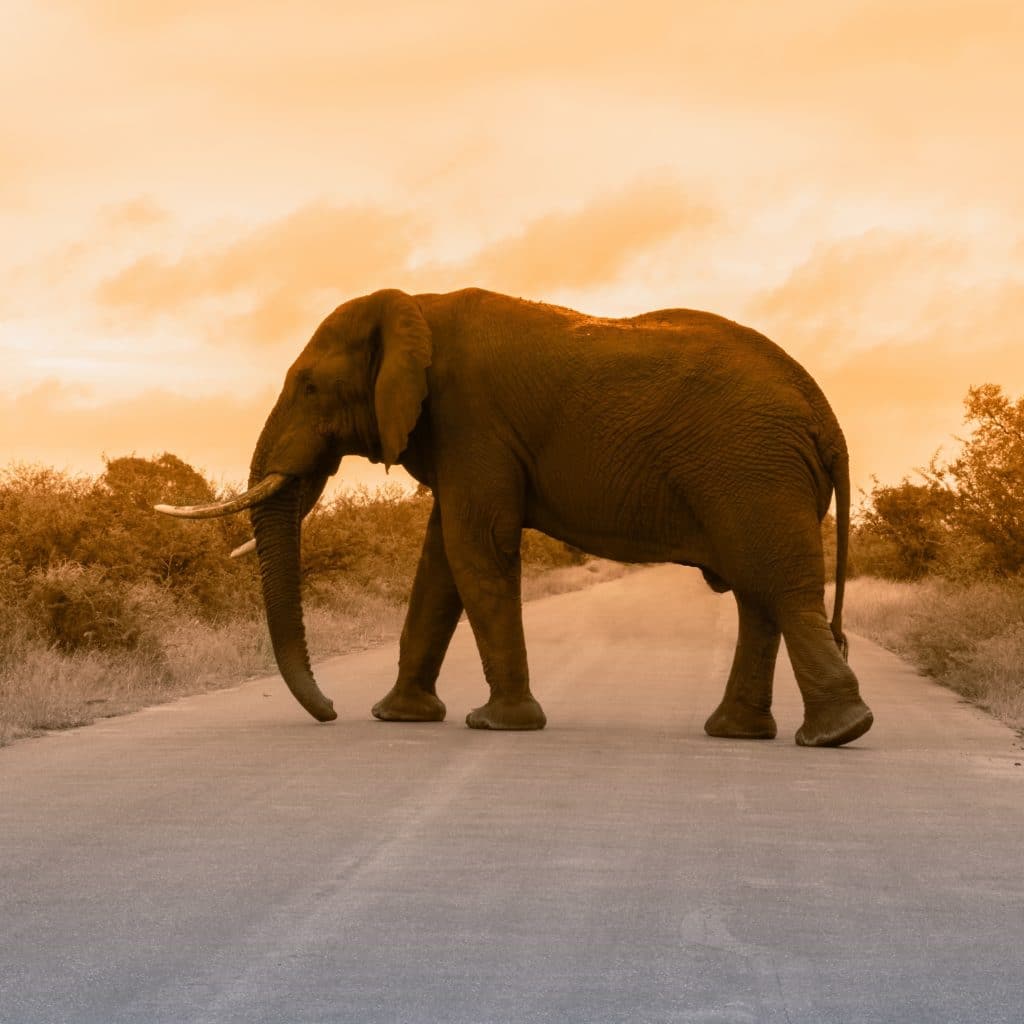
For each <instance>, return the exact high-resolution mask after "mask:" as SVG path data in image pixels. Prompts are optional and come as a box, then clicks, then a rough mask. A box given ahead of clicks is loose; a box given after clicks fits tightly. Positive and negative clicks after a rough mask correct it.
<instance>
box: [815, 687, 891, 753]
mask: <svg viewBox="0 0 1024 1024" xmlns="http://www.w3.org/2000/svg"><path fill="white" fill-rule="evenodd" d="M874 720H875V718H874V715H872V714H871V709H870V708H869V707H868V706H867V704H865V703H864V701H862V700H861V699H860V698H859V697H857V698H855V699H853V700H848V701H844V702H842V703H837V704H826V705H821V706H820V707H809V708H807V709H806V710H805V712H804V724H803V725H801V726H800V728H799V729H798V730H797V734H796V742H797V744H798V745H799V746H801V747H841V746H842V745H843V744H844V743H852V742H853V740H855V739H857V738H858V737H859V736H863V735H864V733H866V732H867V731H868V729H870V728H871V724H872V722H874Z"/></svg>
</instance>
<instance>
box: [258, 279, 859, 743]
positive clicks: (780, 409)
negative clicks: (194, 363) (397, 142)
mask: <svg viewBox="0 0 1024 1024" xmlns="http://www.w3.org/2000/svg"><path fill="white" fill-rule="evenodd" d="M349 454H351V455H362V456H365V457H366V458H368V459H370V460H372V461H374V462H384V463H385V464H387V465H394V464H400V465H402V466H404V467H405V468H406V469H407V470H408V472H409V473H410V474H411V475H412V476H413V477H414V478H415V479H416V480H419V481H421V482H422V483H424V484H426V485H427V486H429V487H430V488H431V489H432V490H433V493H434V506H433V511H432V513H431V516H430V521H429V525H428V527H427V534H426V538H425V540H424V544H423V553H422V556H421V559H420V564H419V568H418V570H417V573H416V578H415V583H414V585H413V591H412V597H411V600H410V604H409V609H408V614H407V616H406V621H405V626H404V629H403V631H402V638H401V648H400V657H399V666H398V678H397V681H396V683H395V685H394V687H393V689H392V690H391V691H390V692H389V693H388V694H387V695H386V696H385V697H384V698H383V699H382V700H381V701H380V702H379V703H378V704H377V705H376V706H375V707H374V709H373V713H374V715H376V716H377V717H378V718H380V719H384V720H387V721H425V720H435V721H436V720H440V719H442V718H443V717H444V714H445V707H444V704H443V703H442V702H441V701H440V699H439V698H438V697H437V694H436V692H435V682H436V679H437V675H438V672H439V670H440V667H441V662H442V660H443V658H444V655H445V651H446V650H447V647H448V643H449V640H450V639H451V636H452V632H453V630H454V628H455V625H456V622H457V620H458V618H459V615H460V613H461V612H462V610H463V609H465V611H466V613H467V615H468V617H469V621H470V624H471V626H472V629H473V633H474V635H475V637H476V641H477V645H478V647H479V650H480V656H481V659H482V661H483V667H484V673H485V675H486V678H487V682H488V684H489V686H490V699H489V700H488V701H487V703H486V704H484V705H483V706H482V707H479V708H477V709H476V710H474V711H472V712H470V714H469V716H468V718H467V724H469V725H470V726H473V727H475V728H490V729H539V728H542V727H543V726H544V724H545V716H544V712H543V711H542V710H541V707H540V705H539V704H538V703H537V701H536V700H535V699H534V697H533V696H532V694H531V692H530V685H529V676H528V672H527V663H526V648H525V644H524V640H523V626H522V615H521V604H520V561H519V546H520V534H521V531H522V529H523V527H526V526H529V527H534V528H536V529H539V530H542V531H544V532H545V533H547V534H549V535H551V536H552V537H556V538H559V539H561V540H564V541H567V542H569V543H570V544H573V545H576V546H577V547H579V548H582V549H583V550H585V551H588V552H590V553H592V554H595V555H599V556H602V557H605V558H611V559H617V560H620V561H625V562H676V563H679V564H682V565H691V566H697V567H699V568H700V569H701V570H702V571H703V573H704V576H705V578H706V579H707V581H708V583H709V584H710V585H711V586H712V587H713V588H714V589H716V590H718V591H726V590H731V591H732V592H733V594H734V595H735V599H736V603H737V605H738V609H739V636H738V641H737V645H736V654H735V658H734V661H733V665H732V670H731V672H730V674H729V678H728V681H727V683H726V688H725V695H724V697H723V699H722V702H721V704H720V705H719V706H718V708H717V709H716V710H715V711H714V712H713V714H712V715H711V717H710V718H709V719H708V721H707V723H706V725H705V729H706V731H707V732H708V733H709V734H710V735H713V736H729V737H744V738H751V739H753V738H772V737H774V736H775V732H776V727H775V721H774V719H773V717H772V713H771V701H772V676H773V672H774V667H775V659H776V655H777V653H778V650H779V640H780V637H781V636H785V638H786V645H787V649H788V651H789V655H790V658H791V659H792V662H793V667H794V670H795V673H796V677H797V681H798V683H799V685H800V690H801V693H802V695H803V699H804V707H805V719H804V723H803V725H802V726H801V728H800V730H799V731H798V733H797V737H796V739H797V742H798V743H800V744H804V745H810V746H837V745H840V744H843V743H847V742H850V741H851V740H853V739H856V738H857V737H858V736H860V735H862V734H863V733H864V732H866V731H867V729H868V728H870V726H871V722H872V718H871V712H870V711H869V710H868V708H867V706H866V705H865V704H864V703H863V701H862V700H861V699H860V695H859V692H858V685H857V680H856V678H855V676H854V674H853V672H852V671H851V670H850V668H849V666H848V665H847V664H846V662H845V659H844V657H843V654H842V653H841V647H842V645H843V643H844V641H843V638H842V629H841V607H842V591H843V575H844V572H845V561H846V547H847V534H848V526H849V517H848V509H849V471H848V460H847V453H846V445H845V441H844V439H843V435H842V432H841V430H840V428H839V425H838V423H837V422H836V419H835V416H834V415H833V413H832V410H831V409H830V408H829V405H828V402H827V401H826V399H825V397H824V396H823V395H822V393H821V391H820V390H819V389H818V387H817V385H816V384H815V383H814V381H813V380H812V379H811V378H810V376H809V375H808V374H807V373H806V372H805V371H804V370H803V369H802V368H801V367H800V366H799V365H798V364H797V363H796V362H794V361H793V360H792V359H791V358H790V357H789V356H787V355H786V354H785V353H784V352H783V351H782V350H781V349H780V348H778V347H777V346H776V345H774V344H772V342H770V341H768V340H767V339H766V338H764V337H762V336H761V335H760V334H757V333H756V332H754V331H752V330H749V329H748V328H745V327H741V326H740V325H738V324H735V323H732V322H731V321H728V320H724V319H722V318H721V317H717V316H713V315H712V314H709V313H700V312H694V311H691V310H678V309H672V310H662V311H660V312H656V313H646V314H644V315H642V316H637V317H632V318H630V319H625V320H606V319H600V318H596V317H588V316H584V315H582V314H579V313H576V312H573V311H571V310H568V309H561V308H557V307H554V306H548V305H542V304H537V303H532V302H525V301H523V300H520V299H514V298H509V297H507V296H504V295H498V294H494V293H491V292H486V291H481V290H478V289H469V290H466V291H460V292H454V293H451V294H447V295H417V296H409V295H406V294H404V293H402V292H399V291H394V290H387V291H380V292H376V293H374V294H373V295H369V296H365V297H363V298H358V299H354V300H352V301H351V302H347V303H345V304H344V305H343V306H340V307H339V308H338V309H336V310H335V311H334V312H333V313H332V314H331V315H330V316H329V317H327V319H326V320H325V321H324V322H323V323H322V324H321V325H320V327H319V328H318V329H317V331H316V333H315V334H314V335H313V338H312V340H311V341H310V342H309V344H308V345H307V346H306V348H305V350H304V351H303V352H302V354H301V355H300V356H299V358H298V359H297V360H296V361H295V363H294V365H293V366H292V367H291V369H290V370H289V371H288V374H287V377H286V378H285V383H284V389H283V390H282V392H281V396H280V398H279V399H278V401H277V404H276V405H275V407H274V409H273V411H272V412H271V414H270V418H269V419H268V420H267V423H266V426H265V427H264V429H263V433H262V435H261V436H260V439H259V442H258V444H257V446H256V451H255V454H254V456H253V460H252V472H251V474H250V486H254V485H256V484H258V483H260V481H262V480H264V478H265V477H266V476H267V474H274V473H276V474H283V475H284V476H285V477H287V478H288V482H287V484H286V485H285V486H283V488H282V489H281V490H279V491H278V492H277V493H276V494H274V495H273V497H271V498H269V499H267V500H265V501H263V502H262V503H261V504H259V505H257V506H256V507H255V508H253V510H252V512H251V515H252V523H253V527H254V530H255V535H256V544H257V553H258V556H259V561H260V571H261V574H262V580H263V594H264V599H265V603H266V610H267V620H268V623H269V627H270V632H271V636H272V639H273V645H274V651H275V654H276V656H277V661H278V665H279V667H280V669H281V673H282V675H283V676H284V678H285V680H286V682H287V683H288V686H289V687H290V688H291V690H292V692H293V693H294V694H295V696H296V697H297V699H298V700H299V702H300V703H301V704H302V706H303V707H304V708H306V710H307V711H309V713H310V714H311V715H313V716H314V717H315V718H317V719H319V720H321V721H327V720H330V719H332V718H334V717H335V711H334V708H333V705H332V704H331V702H330V701H329V700H328V699H327V698H326V697H324V696H323V694H322V693H321V692H320V690H319V689H318V687H317V685H316V683H315V681H314V679H313V675H312V673H311V671H310V667H309V658H308V654H307V650H306V640H305V634H304V630H303V623H302V600H301V595H300V586H299V578H300V577H299V534H300V526H301V521H302V518H303V516H304V515H305V513H306V512H308V511H309V509H310V508H311V507H312V505H313V504H314V503H315V501H316V499H317V498H318V497H319V495H320V493H321V491H322V489H323V487H324V484H325V482H326V480H327V478H328V476H330V475H331V474H332V473H334V472H336V470H337V468H338V463H339V460H340V459H341V457H342V456H343V455H349ZM833 489H835V491H836V495H837V508H838V516H837V518H838V527H839V531H838V533H839V535H838V552H839V569H838V573H837V576H838V578H837V599H836V608H835V611H834V617H833V621H832V624H831V626H830V624H829V622H828V620H827V618H826V613H825V607H824V578H823V558H822V544H821V533H820V523H821V520H822V517H823V516H824V515H825V512H826V510H827V508H828V507H829V502H830V500H831V496H832V492H833Z"/></svg>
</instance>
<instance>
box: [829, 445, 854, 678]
mask: <svg viewBox="0 0 1024 1024" xmlns="http://www.w3.org/2000/svg"><path fill="white" fill-rule="evenodd" d="M832 486H833V488H834V489H835V492H836V595H835V600H834V602H833V604H832V623H831V629H832V636H833V637H834V638H835V641H836V646H837V647H838V648H839V650H840V651H841V652H842V655H843V660H844V661H845V660H846V657H847V654H848V653H849V650H850V645H849V643H848V642H847V640H846V634H845V633H844V632H843V595H844V593H845V590H846V560H847V557H848V555H849V552H850V457H849V455H848V454H847V453H846V451H845V449H844V450H843V451H841V452H839V453H838V454H837V455H836V457H835V459H834V460H833V462H832Z"/></svg>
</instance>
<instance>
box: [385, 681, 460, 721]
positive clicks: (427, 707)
mask: <svg viewBox="0 0 1024 1024" xmlns="http://www.w3.org/2000/svg"><path fill="white" fill-rule="evenodd" d="M446 711H447V708H446V707H445V706H444V702H443V701H442V700H441V699H440V698H439V697H438V696H437V695H436V694H433V693H427V691H426V690H400V689H399V688H398V687H397V686H394V687H392V688H391V690H390V692H389V693H388V694H387V696H385V697H382V698H381V699H380V700H379V701H377V703H376V704H374V705H373V717H374V718H379V719H380V720H381V721H382V722H443V721H444V716H445V712H446Z"/></svg>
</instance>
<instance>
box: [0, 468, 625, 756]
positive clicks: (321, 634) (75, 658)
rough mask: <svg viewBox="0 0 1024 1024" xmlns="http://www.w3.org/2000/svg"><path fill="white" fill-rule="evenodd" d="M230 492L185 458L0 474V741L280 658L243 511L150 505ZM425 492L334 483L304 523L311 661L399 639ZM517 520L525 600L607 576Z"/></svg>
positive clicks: (227, 678) (237, 676)
mask: <svg viewBox="0 0 1024 1024" xmlns="http://www.w3.org/2000/svg"><path fill="white" fill-rule="evenodd" d="M227 496H228V495H227V494H225V493H218V492H217V491H216V489H215V487H214V486H213V485H212V484H211V483H210V481H208V480H207V479H206V478H204V477H203V476H202V475H201V474H200V473H198V472H196V470H194V469H193V468H192V467H190V466H188V465H187V464H186V463H184V462H182V461H181V460H180V459H178V458H176V457H175V456H174V455H169V454H165V455H162V456H160V457H159V458H152V459H143V458H136V457H126V458H117V459H110V460H108V461H107V463H106V469H105V471H104V472H103V473H102V474H101V475H100V476H98V477H88V476H72V475H69V474H66V473H60V472H57V471H55V470H52V469H46V468H41V467H38V466H13V467H10V468H8V469H7V470H6V471H3V472H0V745H2V744H4V743H6V742H9V741H10V740H11V739H13V738H15V737H18V736H22V735H29V734H32V733H35V732H38V731H40V730H44V729H59V728H68V727H71V726H75V725H83V724H86V723H87V722H90V721H93V720H94V719H96V718H98V717H106V716H110V715H114V714H120V713H123V712H125V711H128V710H132V709H135V708H138V707H141V706H144V705H146V704H153V703H159V702H161V701H164V700H169V699H171V698H173V697H177V696H181V695H183V694H187V693H195V692H200V691H203V690H206V689H211V688H215V687H222V686H226V685H231V684H233V683H237V682H239V681H241V680H243V679H245V678H246V677H249V676H252V675H257V674H263V673H268V672H273V671H276V669H275V667H274V660H273V652H272V650H271V647H270V641H269V637H268V636H267V629H266V625H265V622H264V618H263V606H262V601H261V598H260V590H259V576H258V567H257V564H256V560H255V558H253V557H249V558H237V559H232V558H229V557H228V556H229V552H230V551H231V549H232V548H234V547H235V546H237V545H239V544H241V543H243V542H244V541H246V540H247V539H248V538H249V535H250V534H249V524H248V517H247V516H237V517H228V518H224V519H213V520H205V521H199V522H183V521H180V520H172V519H169V518H166V517H164V516H160V515H158V514H157V513H155V512H153V505H154V504H155V503H157V502H169V503H172V504H196V503H199V502H205V501H210V500H213V499H217V498H224V497H227ZM430 503H431V499H430V495H429V492H425V493H419V494H416V495H412V496H409V495H407V494H405V493H404V492H403V491H402V489H401V488H399V487H387V488H384V489H381V490H379V491H376V492H373V493H370V492H367V491H365V490H362V491H354V492H349V493H343V494H341V495H339V496H337V497H335V498H334V499H333V500H331V501H329V502H326V503H321V504H320V505H318V506H317V507H316V508H315V509H314V510H313V512H312V513H311V514H310V516H309V518H308V519H307V521H306V526H305V528H304V530H303V586H304V590H305V606H306V626H307V631H308V634H309V645H310V651H311V653H312V655H313V656H314V657H315V658H323V657H326V656H328V655H331V654H337V653H341V652H344V651H351V650H358V649H361V648H365V647H368V646H371V645H375V644H379V643H382V642H385V641H387V640H392V639H395V638H397V636H398V634H399V632H400V630H401V624H402V618H403V615H404V606H405V602H406V601H407V599H408V596H409V590H410V587H411V584H412V577H413V573H414V571H415V567H416V561H417V559H418V557H419V548H420V543H421V541H422V538H423V533H424V530H425V528H426V521H427V516H428V514H429V511H430ZM584 562H585V559H584V557H583V556H582V554H581V553H580V552H578V551H575V550H573V549H570V548H568V547H567V546H566V545H564V544H561V543H559V542H557V541H554V540H551V539H550V538H548V537H545V536H543V535H542V534H538V533H535V532H533V531H527V534H526V536H525V538H524V543H523V563H524V573H525V582H524V593H525V594H526V596H527V597H537V596H542V595H543V594H544V593H548V592H557V591H559V590H566V589H576V588H578V587H581V586H584V585H586V584H587V583H589V582H592V581H593V580H594V579H597V578H601V577H602V576H607V575H610V574H612V573H614V572H615V571H617V570H616V568H615V567H613V566H610V565H607V564H604V565H601V564H597V563H589V564H586V565H584V564H583V563H584Z"/></svg>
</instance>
